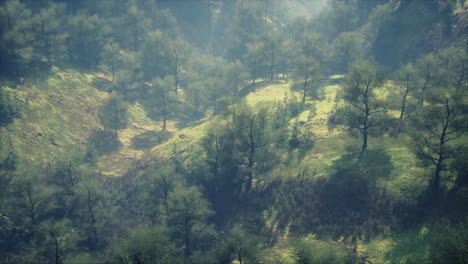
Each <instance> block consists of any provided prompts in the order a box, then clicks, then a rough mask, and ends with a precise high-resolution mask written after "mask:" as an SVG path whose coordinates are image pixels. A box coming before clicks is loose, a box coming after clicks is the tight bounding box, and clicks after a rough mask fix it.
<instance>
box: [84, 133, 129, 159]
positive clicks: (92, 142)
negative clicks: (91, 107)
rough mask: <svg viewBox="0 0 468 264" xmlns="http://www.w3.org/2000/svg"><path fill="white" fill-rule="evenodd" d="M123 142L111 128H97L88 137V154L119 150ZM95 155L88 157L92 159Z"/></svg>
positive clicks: (101, 153) (102, 153)
mask: <svg viewBox="0 0 468 264" xmlns="http://www.w3.org/2000/svg"><path fill="white" fill-rule="evenodd" d="M121 145H122V143H120V141H119V140H118V138H117V137H115V135H114V133H113V132H112V131H110V130H95V131H94V132H93V133H92V134H91V136H90V137H89V139H88V150H87V154H86V155H87V156H88V155H95V154H96V155H104V154H109V153H112V152H114V151H117V150H118V149H119V148H120V146H121ZM94 153H95V154H94ZM93 158H95V157H94V156H89V157H87V159H88V161H91V160H92V159H93Z"/></svg>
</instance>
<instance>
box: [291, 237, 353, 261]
mask: <svg viewBox="0 0 468 264" xmlns="http://www.w3.org/2000/svg"><path fill="white" fill-rule="evenodd" d="M293 254H294V259H295V261H296V262H295V263H297V264H328V263H334V264H346V263H352V258H351V256H349V254H348V253H347V252H346V250H345V249H343V248H341V247H339V246H337V245H332V244H329V243H327V242H324V241H319V240H315V239H303V240H301V241H299V242H298V243H297V245H296V246H295V247H294V251H293Z"/></svg>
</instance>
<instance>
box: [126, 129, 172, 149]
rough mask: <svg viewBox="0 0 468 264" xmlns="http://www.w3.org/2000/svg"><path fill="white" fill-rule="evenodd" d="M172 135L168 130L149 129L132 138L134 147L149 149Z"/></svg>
mask: <svg viewBox="0 0 468 264" xmlns="http://www.w3.org/2000/svg"><path fill="white" fill-rule="evenodd" d="M170 137H171V133H170V132H168V131H160V132H157V131H147V132H143V133H141V134H139V135H137V136H135V137H134V138H132V147H133V148H135V149H149V148H152V147H154V146H156V145H159V144H161V143H163V142H165V141H167V140H168V139H169V138H170Z"/></svg>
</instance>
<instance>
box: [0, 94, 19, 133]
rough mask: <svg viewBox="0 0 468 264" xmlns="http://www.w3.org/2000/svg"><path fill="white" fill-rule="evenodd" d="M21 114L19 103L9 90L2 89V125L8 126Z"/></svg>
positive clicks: (0, 100) (0, 101)
mask: <svg viewBox="0 0 468 264" xmlns="http://www.w3.org/2000/svg"><path fill="white" fill-rule="evenodd" d="M18 116H19V109H18V104H17V103H16V100H15V98H14V97H12V96H11V95H10V93H9V92H8V91H5V90H4V89H0V127H3V126H7V125H8V124H10V123H11V122H13V119H14V118H16V117H18Z"/></svg>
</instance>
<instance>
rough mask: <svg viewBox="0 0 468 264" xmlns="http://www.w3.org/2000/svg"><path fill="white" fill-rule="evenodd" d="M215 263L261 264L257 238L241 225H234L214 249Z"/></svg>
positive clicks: (259, 245) (259, 246)
mask: <svg viewBox="0 0 468 264" xmlns="http://www.w3.org/2000/svg"><path fill="white" fill-rule="evenodd" d="M216 255H217V256H216V259H217V261H218V262H217V263H220V264H229V263H232V262H233V261H238V262H239V263H249V264H250V263H251V264H255V263H262V251H261V244H260V240H259V238H258V237H256V236H255V235H252V234H249V233H248V231H247V230H246V229H245V228H244V227H243V226H242V225H241V224H236V225H234V226H233V227H232V228H231V229H230V230H229V231H228V232H226V234H225V235H224V238H223V239H222V240H221V241H220V243H219V244H218V245H217V248H216Z"/></svg>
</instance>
